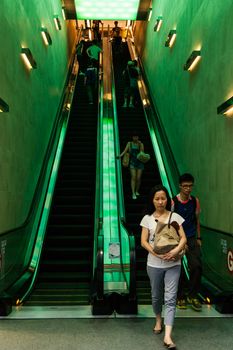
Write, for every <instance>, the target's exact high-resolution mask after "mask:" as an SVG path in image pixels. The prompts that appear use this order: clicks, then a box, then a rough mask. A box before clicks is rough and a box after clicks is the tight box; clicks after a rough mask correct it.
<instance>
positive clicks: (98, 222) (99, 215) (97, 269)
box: [92, 53, 104, 300]
mask: <svg viewBox="0 0 233 350" xmlns="http://www.w3.org/2000/svg"><path fill="white" fill-rule="evenodd" d="M102 60H103V55H102V53H100V60H99V84H98V85H99V86H98V91H99V99H98V127H97V147H96V182H95V183H96V190H95V227H94V241H93V244H94V247H93V276H92V285H93V288H92V289H93V291H92V293H93V295H92V297H93V296H95V295H96V296H97V299H99V300H102V299H103V295H104V254H103V252H104V236H103V230H102V226H103V171H102V169H103V79H102V73H103V62H102Z"/></svg>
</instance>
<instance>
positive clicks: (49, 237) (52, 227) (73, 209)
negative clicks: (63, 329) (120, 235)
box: [25, 76, 98, 305]
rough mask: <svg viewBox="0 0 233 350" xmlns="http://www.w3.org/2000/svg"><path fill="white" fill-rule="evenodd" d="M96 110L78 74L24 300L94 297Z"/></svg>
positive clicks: (77, 301)
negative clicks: (41, 237)
mask: <svg viewBox="0 0 233 350" xmlns="http://www.w3.org/2000/svg"><path fill="white" fill-rule="evenodd" d="M97 115H98V108H97V103H94V105H89V104H88V102H87V96H86V91H85V89H84V87H83V76H78V78H77V82H76V88H75V92H74V97H73V103H72V108H71V112H70V118H69V124H68V128H67V133H66V139H65V143H64V147H63V152H62V158H61V162H60V168H59V170H58V177H57V182H56V185H55V192H54V197H53V202H52V207H51V211H50V217H49V221H48V225H47V231H46V236H45V241H44V246H43V250H42V256H41V260H40V267H39V272H38V275H37V279H36V283H35V286H34V289H33V291H32V293H31V294H30V296H29V297H28V299H27V301H26V302H25V305H87V304H89V302H90V285H91V278H92V259H93V234H94V200H95V170H96V142H97V135H96V129H97Z"/></svg>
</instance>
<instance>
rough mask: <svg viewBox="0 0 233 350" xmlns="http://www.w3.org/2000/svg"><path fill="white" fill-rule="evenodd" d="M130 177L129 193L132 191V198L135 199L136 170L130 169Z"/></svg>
mask: <svg viewBox="0 0 233 350" xmlns="http://www.w3.org/2000/svg"><path fill="white" fill-rule="evenodd" d="M130 175H131V181H130V184H131V191H132V198H133V199H136V198H137V197H136V194H135V192H136V178H137V170H136V169H134V168H130Z"/></svg>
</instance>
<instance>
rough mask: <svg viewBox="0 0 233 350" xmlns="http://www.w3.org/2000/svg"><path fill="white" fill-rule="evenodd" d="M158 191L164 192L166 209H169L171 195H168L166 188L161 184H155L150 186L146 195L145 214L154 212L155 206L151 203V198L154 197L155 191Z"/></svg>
mask: <svg viewBox="0 0 233 350" xmlns="http://www.w3.org/2000/svg"><path fill="white" fill-rule="evenodd" d="M159 191H163V192H165V194H166V197H167V205H166V209H167V210H171V197H170V195H169V193H168V190H167V189H166V187H164V186H163V185H157V186H154V187H152V189H151V190H150V194H149V197H148V203H147V209H146V214H148V215H152V214H153V213H154V211H155V206H154V203H153V199H154V195H155V193H156V192H159Z"/></svg>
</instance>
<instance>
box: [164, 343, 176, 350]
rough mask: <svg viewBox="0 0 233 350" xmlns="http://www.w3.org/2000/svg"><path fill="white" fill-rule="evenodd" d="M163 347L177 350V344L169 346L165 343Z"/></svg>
mask: <svg viewBox="0 0 233 350" xmlns="http://www.w3.org/2000/svg"><path fill="white" fill-rule="evenodd" d="M163 345H164V346H166V347H167V348H168V349H173V350H175V349H176V344H174V343H170V344H168V343H165V342H164V343H163Z"/></svg>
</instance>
